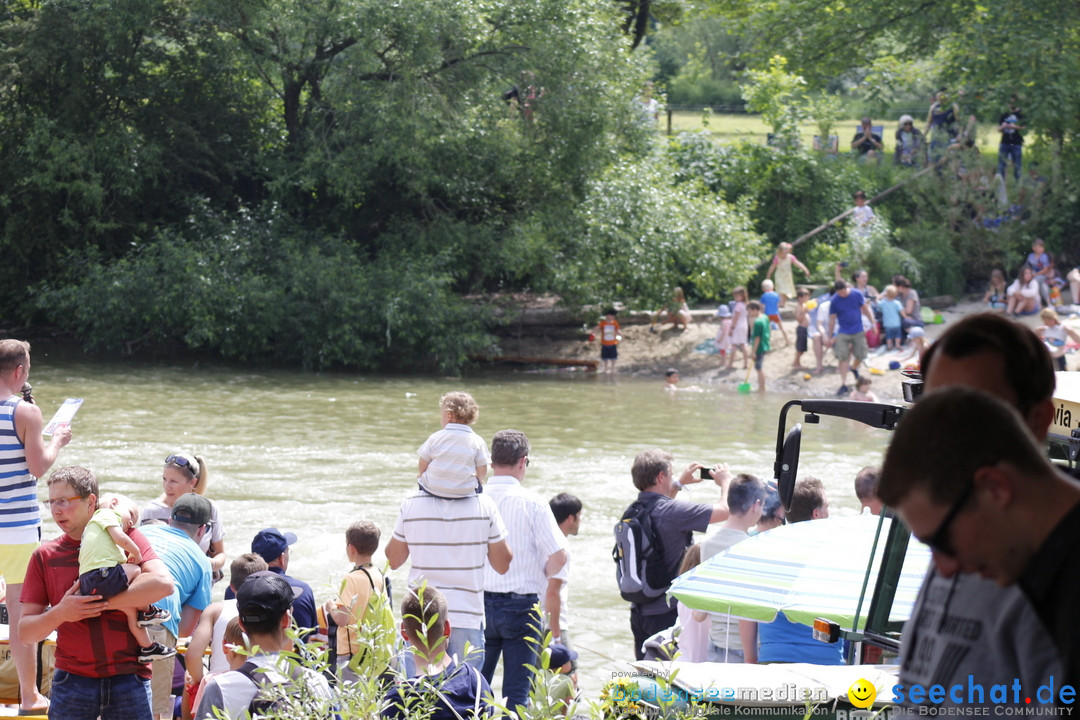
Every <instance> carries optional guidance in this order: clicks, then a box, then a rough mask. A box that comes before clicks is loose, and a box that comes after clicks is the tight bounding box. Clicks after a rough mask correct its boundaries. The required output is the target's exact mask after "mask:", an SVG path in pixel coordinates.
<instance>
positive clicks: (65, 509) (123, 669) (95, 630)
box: [19, 466, 173, 720]
mask: <svg viewBox="0 0 1080 720" xmlns="http://www.w3.org/2000/svg"><path fill="white" fill-rule="evenodd" d="M48 487H49V500H48V504H49V508H50V510H51V511H52V518H53V521H54V522H55V523H56V525H57V527H59V528H60V530H61V531H62V532H63V534H62V535H60V537H58V538H56V539H54V540H50V541H49V542H46V543H44V544H42V545H41V547H39V548H38V549H37V550H35V551H34V554H33V556H31V558H30V564H29V566H28V567H27V569H26V579H25V581H24V583H23V588H22V597H21V601H22V604H23V618H22V622H21V623H20V625H19V631H20V632H21V633H22V636H23V638H24V640H26V641H27V642H30V643H37V642H41V641H42V640H44V639H45V638H46V637H48V635H49V633H51V632H53V631H54V630H55V631H56V655H55V665H56V670H55V673H54V675H53V680H52V704H51V706H50V707H49V717H50V718H52V720H95V719H96V718H99V717H100V718H101V719H102V720H112V719H120V718H123V719H124V720H127V719H132V720H149V719H150V718H151V717H152V710H151V701H150V675H151V671H150V665H149V663H141V662H139V659H138V658H139V644H138V643H137V642H136V641H135V638H134V636H133V635H132V634H131V633H130V632H129V631H128V626H127V618H126V616H125V615H124V613H123V612H121V611H120V608H128V607H130V608H142V607H146V606H148V605H152V604H154V603H156V602H158V601H159V600H161V599H162V598H164V597H167V596H168V595H171V594H172V591H173V583H172V579H171V578H170V577H169V571H168V570H167V569H166V567H165V563H164V562H162V561H161V559H160V558H158V556H157V554H156V553H155V552H154V549H153V548H152V547H151V546H150V543H149V541H148V540H147V539H146V537H145V536H144V535H143V534H142V533H141V532H140V531H139V530H138V529H137V528H132V529H131V530H129V531H128V535H129V536H130V537H131V539H132V540H134V541H135V544H136V545H138V547H139V551H140V552H141V553H142V557H143V562H142V565H141V567H142V572H141V573H140V574H139V576H138V577H136V578H135V579H134V580H132V581H131V584H130V585H129V586H128V589H127V590H125V591H124V592H122V593H119V594H117V595H114V596H112V597H111V598H109V599H108V600H102V599H101V598H100V597H95V596H92V595H91V596H83V595H78V594H76V592H77V591H78V588H79V585H78V575H79V546H80V543H81V540H82V535H83V531H84V530H85V529H86V526H87V524H88V523H89V522H90V518H91V517H92V516H93V514H94V512H95V511H96V510H97V502H98V484H97V478H95V477H94V474H93V473H91V472H90V471H89V470H87V469H86V468H81V467H77V466H71V467H65V468H60V469H59V470H57V471H56V472H54V473H53V474H52V476H51V477H50V478H49V482H48Z"/></svg>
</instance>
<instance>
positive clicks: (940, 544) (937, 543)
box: [919, 482, 975, 557]
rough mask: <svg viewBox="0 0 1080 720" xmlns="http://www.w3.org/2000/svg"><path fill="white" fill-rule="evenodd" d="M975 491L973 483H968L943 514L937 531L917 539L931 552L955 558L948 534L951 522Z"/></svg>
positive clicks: (954, 551)
mask: <svg viewBox="0 0 1080 720" xmlns="http://www.w3.org/2000/svg"><path fill="white" fill-rule="evenodd" d="M974 491H975V483H973V482H971V483H968V485H967V487H965V488H964V492H962V493H960V497H958V498H957V499H956V502H955V503H953V506H952V507H951V508H949V512H947V513H945V519H944V520H942V521H941V524H940V525H938V529H937V530H935V531H934V534H933V535H931V536H930V537H928V538H925V539H924V538H919V539H920V540H922V541H923V543H925V544H926V545H928V546H929V547H930V549H931V550H935V551H937V552H939V553H941V554H942V555H948V556H949V557H956V550H955V549H954V548H953V545H952V539H951V536H950V533H949V530H950V528H951V527H952V523H953V520H955V519H956V516H957V515H958V514H960V510H961V509H962V508H963V507H964V505H965V504H967V501H968V500H969V499H970V498H971V493H973V492H974Z"/></svg>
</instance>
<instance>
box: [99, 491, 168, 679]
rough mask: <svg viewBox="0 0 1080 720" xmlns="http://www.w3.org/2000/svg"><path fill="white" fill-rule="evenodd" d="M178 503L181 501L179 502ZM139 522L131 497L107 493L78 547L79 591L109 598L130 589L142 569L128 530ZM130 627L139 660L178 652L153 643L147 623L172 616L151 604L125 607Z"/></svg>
mask: <svg viewBox="0 0 1080 720" xmlns="http://www.w3.org/2000/svg"><path fill="white" fill-rule="evenodd" d="M176 502H177V503H179V502H180V500H177V501H176ZM138 521H139V506H138V505H136V504H135V502H134V501H133V500H132V499H131V498H128V497H125V496H123V495H116V494H113V493H105V494H103V495H102V496H101V499H100V500H99V501H98V509H97V511H96V512H95V513H94V515H93V517H91V518H90V522H89V523H88V524H87V526H86V529H85V530H84V531H83V536H82V542H81V543H80V546H79V594H80V595H98V596H100V597H103V598H105V599H106V600H108V599H109V598H111V597H112V596H113V595H118V594H120V593H122V592H123V591H125V590H127V589H128V585H130V584H131V581H132V580H134V579H135V578H136V577H138V576H139V573H140V572H142V570H141V569H140V568H139V566H140V565H141V564H142V561H143V558H142V551H140V550H139V546H138V545H136V544H135V541H134V540H132V539H131V538H129V537H128V536H127V531H128V530H130V529H131V528H133V527H135V525H136V523H138ZM124 613H125V614H126V615H127V619H128V630H130V632H131V634H132V636H134V638H135V641H136V642H138V643H139V662H144V663H148V662H153V661H154V660H164V659H166V658H170V657H172V656H173V655H175V654H176V648H170V647H165V646H164V645H162V644H161V643H157V642H151V641H150V633H149V632H147V630H146V626H147V625H160V624H161V623H163V622H165V621H166V620H168V619H169V618H170V617H171V615H170V613H169V611H168V610H163V609H161V608H159V607H157V606H155V605H151V606H149V607H148V608H145V609H143V610H138V611H136V610H135V609H133V608H129V609H125V610H124Z"/></svg>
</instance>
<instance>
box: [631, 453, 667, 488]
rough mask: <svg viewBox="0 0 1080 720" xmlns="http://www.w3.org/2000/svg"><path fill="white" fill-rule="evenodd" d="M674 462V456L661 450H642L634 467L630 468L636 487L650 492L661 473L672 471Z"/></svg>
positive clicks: (635, 460) (635, 459)
mask: <svg viewBox="0 0 1080 720" xmlns="http://www.w3.org/2000/svg"><path fill="white" fill-rule="evenodd" d="M674 461H675V456H674V455H672V454H671V453H669V452H666V451H664V450H660V449H659V448H657V449H655V450H642V451H641V452H639V453H638V455H637V457H636V458H634V465H633V467H631V468H630V477H632V478H633V479H634V487H636V488H637V489H638V490H648V489H649V488H651V487H652V486H653V485H655V484H656V478H657V476H658V475H660V473H662V472H665V471H670V470H671V463H672V462H674Z"/></svg>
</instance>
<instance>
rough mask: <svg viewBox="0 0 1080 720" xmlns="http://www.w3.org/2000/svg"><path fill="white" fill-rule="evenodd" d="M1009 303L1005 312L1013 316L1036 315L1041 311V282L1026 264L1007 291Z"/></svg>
mask: <svg viewBox="0 0 1080 720" xmlns="http://www.w3.org/2000/svg"><path fill="white" fill-rule="evenodd" d="M1007 295H1008V303H1007V304H1006V305H1005V312H1007V313H1009V314H1010V315H1013V316H1020V315H1034V314H1035V313H1037V312H1038V311H1039V281H1038V280H1036V279H1035V273H1034V271H1032V269H1031V266H1030V265H1028V264H1026V263H1025V264H1024V266H1023V267H1021V268H1020V273H1019V274H1018V275H1017V276H1016V280H1014V281H1013V283H1012V285H1010V286H1009V289H1008V291H1007Z"/></svg>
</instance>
